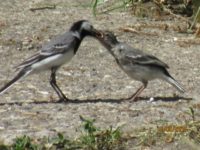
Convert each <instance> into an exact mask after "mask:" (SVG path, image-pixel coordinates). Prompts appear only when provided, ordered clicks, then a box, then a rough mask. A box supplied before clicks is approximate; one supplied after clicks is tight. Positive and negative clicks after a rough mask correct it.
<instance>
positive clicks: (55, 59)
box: [0, 20, 98, 101]
mask: <svg viewBox="0 0 200 150" xmlns="http://www.w3.org/2000/svg"><path fill="white" fill-rule="evenodd" d="M97 34H98V30H96V29H95V28H94V27H93V26H92V24H91V23H90V22H88V21H87V20H80V21H77V22H75V23H73V24H72V26H71V27H70V29H69V31H67V32H65V33H64V34H62V35H58V36H57V37H55V38H53V39H52V40H50V41H49V42H48V43H46V44H45V45H43V46H42V48H41V50H40V52H38V53H36V54H35V55H33V56H32V57H30V58H28V59H26V60H25V61H24V62H22V63H21V64H19V65H18V66H17V67H16V69H17V70H18V74H17V75H16V76H15V77H14V78H13V79H12V80H11V81H10V82H8V83H7V84H6V85H5V86H3V87H2V88H1V89H0V94H2V93H4V92H5V91H6V90H7V89H8V88H9V87H11V86H12V85H13V84H14V83H16V82H17V81H18V80H19V79H21V78H23V77H26V76H27V75H30V74H33V73H38V72H40V71H44V70H51V76H50V84H51V86H52V87H53V89H54V90H55V92H56V93H57V95H58V96H59V98H60V100H61V101H63V100H68V99H67V98H66V96H65V95H64V94H63V92H62V91H61V89H60V88H59V87H58V85H57V83H56V71H57V70H58V68H59V67H60V66H61V65H63V64H64V63H67V62H69V61H70V60H71V59H72V57H73V56H74V55H75V54H76V52H77V50H78V48H79V46H80V44H81V41H82V40H83V39H84V37H86V36H92V37H96V35H97Z"/></svg>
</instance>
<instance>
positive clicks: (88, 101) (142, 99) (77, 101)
mask: <svg viewBox="0 0 200 150" xmlns="http://www.w3.org/2000/svg"><path fill="white" fill-rule="evenodd" d="M148 100H150V98H149V97H138V99H137V101H130V100H129V99H85V100H79V99H74V100H72V99H69V100H66V101H61V100H59V101H33V102H10V103H0V106H3V105H19V106H22V105H23V104H36V105H37V104H66V105H67V104H69V103H71V104H82V103H115V104H121V103H125V102H130V103H133V104H134V103H135V102H139V101H148ZM179 100H185V101H190V100H192V98H185V97H179V96H176V97H154V99H153V101H164V102H176V101H179Z"/></svg>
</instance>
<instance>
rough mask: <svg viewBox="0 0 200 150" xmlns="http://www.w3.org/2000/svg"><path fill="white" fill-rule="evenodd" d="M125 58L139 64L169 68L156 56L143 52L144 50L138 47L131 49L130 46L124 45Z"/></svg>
mask: <svg viewBox="0 0 200 150" xmlns="http://www.w3.org/2000/svg"><path fill="white" fill-rule="evenodd" d="M125 58H126V59H127V60H128V61H130V62H132V63H137V64H141V65H156V66H160V67H164V68H169V66H168V65H167V64H166V63H164V62H162V61H161V60H159V59H158V58H157V57H155V56H153V55H149V54H145V53H144V52H142V51H140V50H138V49H133V48H132V47H130V46H127V47H126V51H125Z"/></svg>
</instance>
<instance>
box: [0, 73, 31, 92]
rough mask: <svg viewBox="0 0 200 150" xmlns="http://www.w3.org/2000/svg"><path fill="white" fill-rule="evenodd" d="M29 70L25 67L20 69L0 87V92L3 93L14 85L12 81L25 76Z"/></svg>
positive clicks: (14, 81)
mask: <svg viewBox="0 0 200 150" xmlns="http://www.w3.org/2000/svg"><path fill="white" fill-rule="evenodd" d="M30 72H31V70H27V69H22V70H21V71H19V73H18V74H17V75H16V76H15V77H14V78H13V79H12V80H11V81H9V82H8V83H7V84H6V85H5V86H3V87H2V88H1V89H0V94H3V93H4V92H5V91H6V90H8V89H9V88H10V87H11V86H12V85H14V83H16V82H17V81H19V80H20V79H21V78H23V77H25V76H27V75H28V74H29V73H30Z"/></svg>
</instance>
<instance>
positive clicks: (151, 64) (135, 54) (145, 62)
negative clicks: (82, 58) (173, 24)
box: [98, 31, 185, 100]
mask: <svg viewBox="0 0 200 150" xmlns="http://www.w3.org/2000/svg"><path fill="white" fill-rule="evenodd" d="M99 35H101V36H98V40H99V41H100V42H101V43H102V45H104V47H106V49H107V50H108V51H109V52H110V53H111V54H112V56H113V57H114V58H115V60H116V62H117V64H118V65H119V66H120V68H121V69H122V70H123V71H124V72H125V73H127V75H128V76H129V77H131V78H133V79H135V80H137V81H141V82H142V83H143V85H142V86H141V87H140V88H139V89H138V90H137V91H136V92H135V93H134V94H133V95H132V96H131V97H130V98H129V99H130V100H135V99H136V97H138V96H139V95H140V93H141V92H142V91H143V90H144V89H145V88H146V87H147V84H148V81H150V80H154V79H161V80H164V81H166V82H168V83H169V84H171V85H172V86H174V87H175V88H176V89H177V90H178V91H179V92H182V93H184V91H185V90H184V89H183V87H182V86H181V85H180V84H179V83H178V82H177V81H176V80H175V79H174V78H173V77H172V76H171V75H170V74H169V72H168V71H167V68H169V67H168V65H167V64H166V63H164V62H162V61H161V60H159V59H158V58H156V57H155V56H153V55H149V54H146V53H144V52H142V51H141V50H138V49H135V48H133V47H131V46H130V45H128V44H126V43H122V42H119V41H118V40H117V38H116V36H115V35H114V34H113V33H112V32H110V31H101V34H99Z"/></svg>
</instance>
